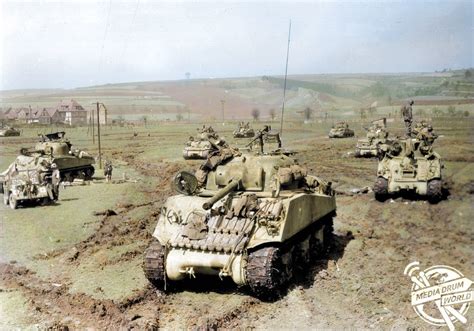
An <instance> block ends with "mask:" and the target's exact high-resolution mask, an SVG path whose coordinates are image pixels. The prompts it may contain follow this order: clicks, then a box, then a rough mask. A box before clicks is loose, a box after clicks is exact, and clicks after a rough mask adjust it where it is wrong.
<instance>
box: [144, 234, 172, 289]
mask: <svg viewBox="0 0 474 331" xmlns="http://www.w3.org/2000/svg"><path fill="white" fill-rule="evenodd" d="M143 271H144V273H145V276H146V278H147V279H148V280H149V281H150V283H152V284H153V286H155V287H156V288H158V289H159V290H165V279H166V270H165V249H164V247H163V245H161V244H160V242H159V241H158V240H156V239H153V241H152V243H151V245H150V246H149V247H148V249H147V250H146V251H145V257H144V260H143Z"/></svg>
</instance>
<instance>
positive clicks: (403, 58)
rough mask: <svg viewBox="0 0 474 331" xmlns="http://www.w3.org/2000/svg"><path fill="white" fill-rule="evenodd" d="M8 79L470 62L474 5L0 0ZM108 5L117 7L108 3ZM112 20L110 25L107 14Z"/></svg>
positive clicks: (412, 67)
mask: <svg viewBox="0 0 474 331" xmlns="http://www.w3.org/2000/svg"><path fill="white" fill-rule="evenodd" d="M1 8H2V9H1V12H0V22H1V23H0V47H1V53H0V54H1V58H0V72H1V73H2V74H1V75H2V76H1V77H0V89H14V88H30V87H36V88H46V87H66V88H67V87H76V86H84V85H90V84H102V83H113V82H125V81H141V80H163V79H182V78H184V73H185V72H187V71H189V72H191V75H192V77H194V78H197V77H231V76H254V75H255V76H258V75H272V74H282V73H283V72H284V62H285V54H286V39H287V35H286V34H287V29H288V22H289V20H290V19H292V22H293V25H292V40H291V51H290V64H289V73H291V74H303V73H333V72H336V73H353V72H404V71H432V70H437V69H442V68H445V67H452V68H454V67H469V66H472V58H473V57H472V55H473V54H472V46H473V45H472V28H473V22H472V21H473V18H472V13H473V11H472V3H471V2H463V1H433V2H425V1H410V2H408V1H407V2H391V1H385V2H383V3H379V2H373V1H367V2H334V1H327V2H297V3H290V2H236V3H233V2H215V3H212V2H202V3H196V2H178V3H176V2H148V1H144V0H133V1H132V0H130V1H120V2H117V1H112V2H109V1H102V2H95V1H86V2H69V1H61V2H48V1H42V2H38V3H30V2H9V1H7V2H2V7H1ZM109 8H110V10H109ZM107 22H108V24H107Z"/></svg>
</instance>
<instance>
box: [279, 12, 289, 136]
mask: <svg viewBox="0 0 474 331" xmlns="http://www.w3.org/2000/svg"><path fill="white" fill-rule="evenodd" d="M290 35H291V20H290V27H289V29H288V47H287V49H286V67H285V83H284V84H283V104H282V106H281V119H280V137H281V136H283V115H284V113H285V96H286V77H287V75H288V57H289V55H290Z"/></svg>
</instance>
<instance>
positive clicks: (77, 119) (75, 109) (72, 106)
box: [56, 99, 88, 125]
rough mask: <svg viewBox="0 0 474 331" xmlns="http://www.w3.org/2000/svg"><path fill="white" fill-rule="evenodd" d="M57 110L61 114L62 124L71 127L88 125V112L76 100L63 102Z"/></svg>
mask: <svg viewBox="0 0 474 331" xmlns="http://www.w3.org/2000/svg"><path fill="white" fill-rule="evenodd" d="M56 110H57V111H58V113H59V116H60V118H61V122H63V123H65V124H69V125H85V124H87V113H88V112H87V110H85V109H84V107H82V106H81V105H80V104H79V103H78V102H77V101H76V100H73V99H71V100H68V101H61V102H60V103H59V104H58V106H57V107H56Z"/></svg>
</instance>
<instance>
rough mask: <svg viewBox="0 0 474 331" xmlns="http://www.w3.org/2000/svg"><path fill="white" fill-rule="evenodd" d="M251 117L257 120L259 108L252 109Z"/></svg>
mask: <svg viewBox="0 0 474 331" xmlns="http://www.w3.org/2000/svg"><path fill="white" fill-rule="evenodd" d="M252 117H253V119H254V121H258V119H259V118H260V110H259V109H258V108H254V109H252Z"/></svg>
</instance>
